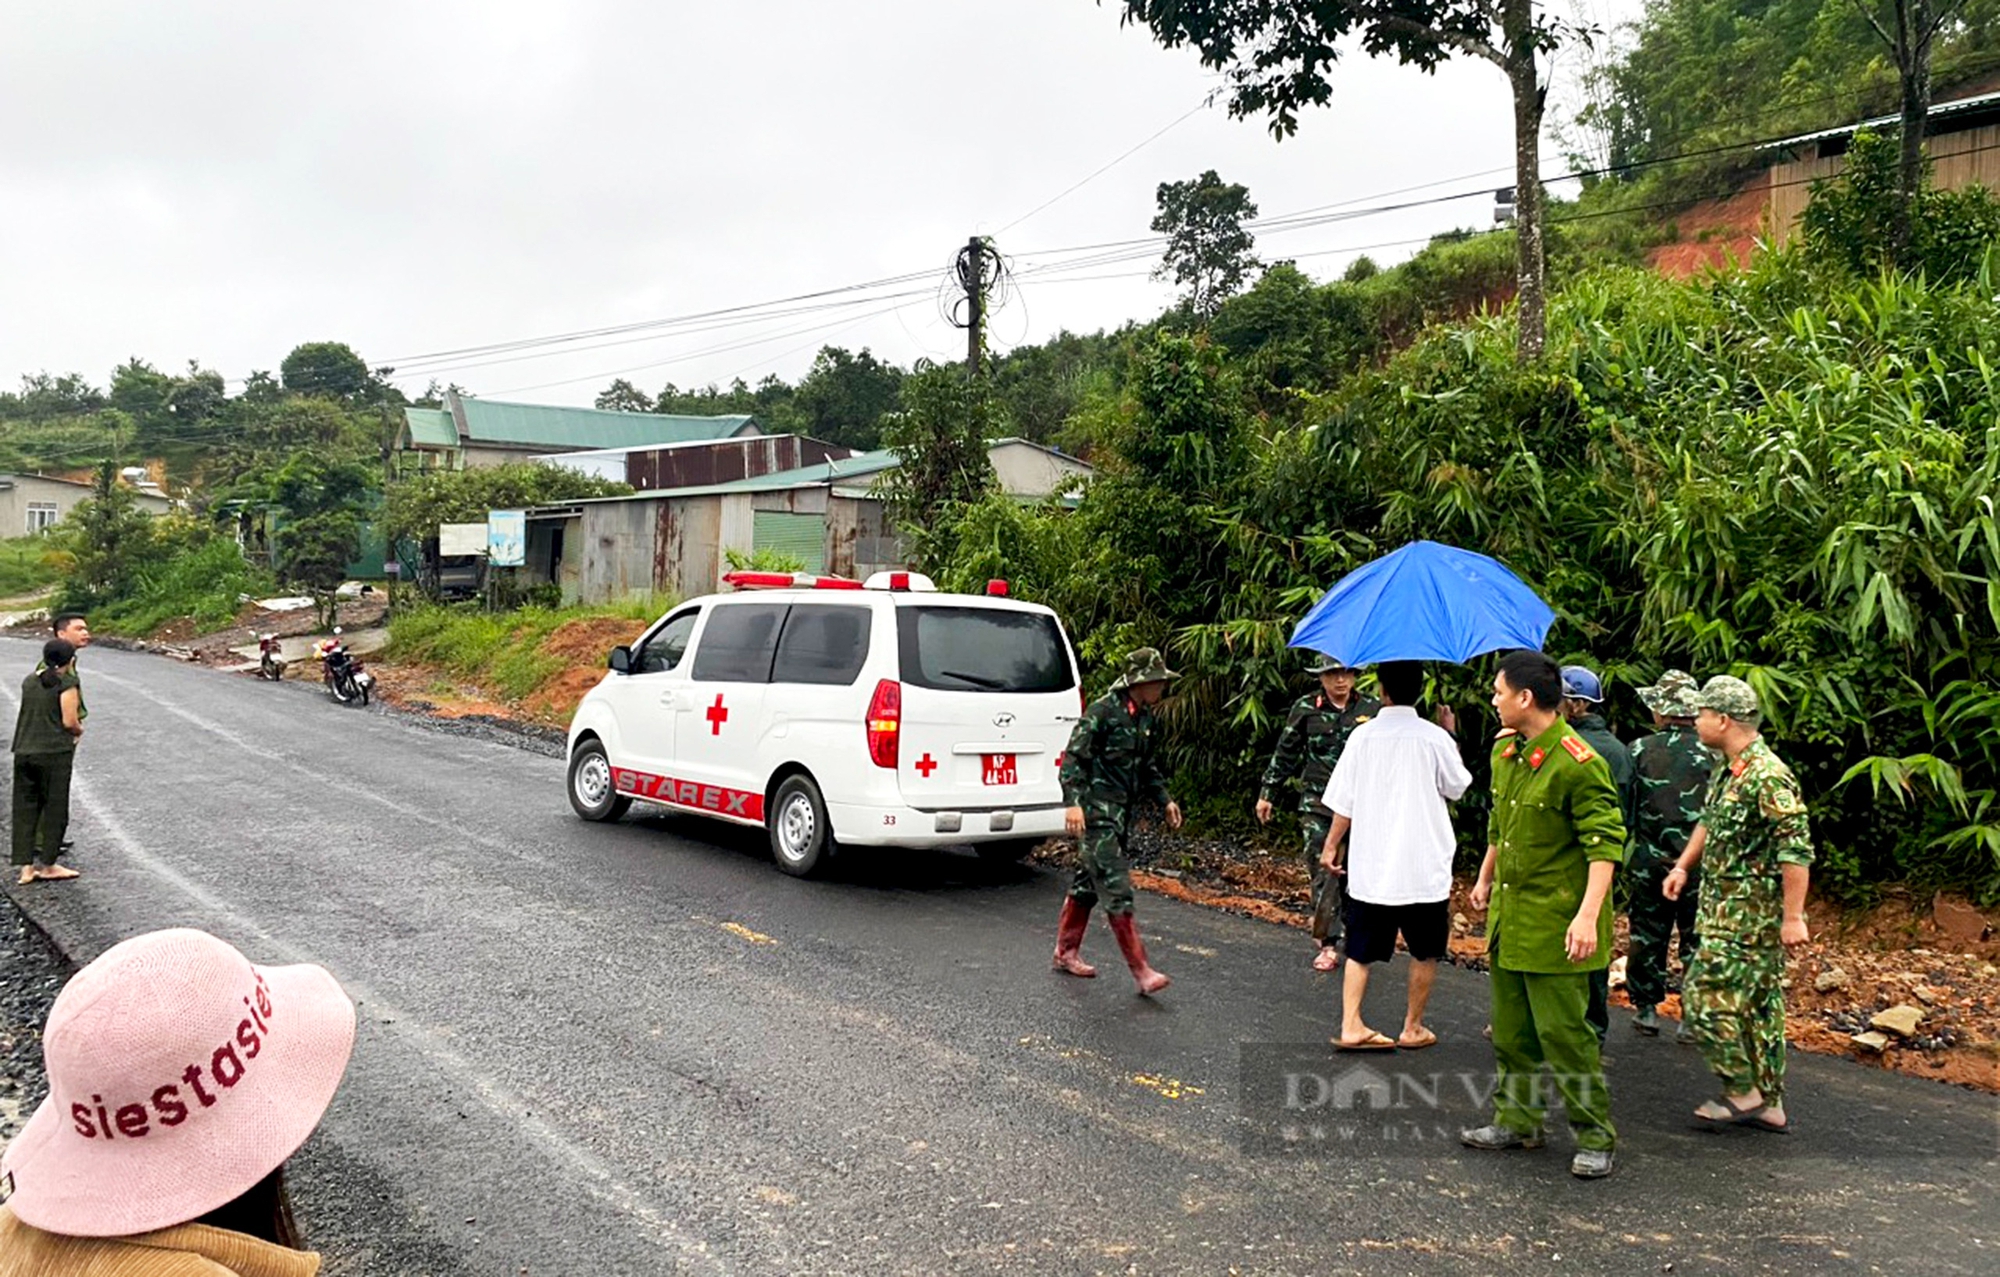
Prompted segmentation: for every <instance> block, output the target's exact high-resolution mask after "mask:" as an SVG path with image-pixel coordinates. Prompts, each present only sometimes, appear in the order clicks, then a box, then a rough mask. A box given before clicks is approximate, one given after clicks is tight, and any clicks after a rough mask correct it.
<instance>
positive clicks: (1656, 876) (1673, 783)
mask: <svg viewBox="0 0 2000 1277" xmlns="http://www.w3.org/2000/svg"><path fill="white" fill-rule="evenodd" d="M1697 690H1698V688H1697V685H1696V683H1695V681H1694V679H1693V678H1692V677H1691V676H1690V675H1688V674H1686V673H1684V672H1683V671H1681V670H1668V671H1667V672H1666V673H1665V674H1662V675H1661V676H1660V681H1659V682H1658V683H1655V684H1654V685H1653V686H1651V687H1644V688H1640V689H1639V699H1640V700H1641V701H1644V702H1645V705H1646V708H1647V709H1649V710H1651V711H1653V722H1654V726H1655V727H1656V728H1657V730H1656V731H1655V732H1654V733H1653V734H1652V735H1651V736H1644V737H1641V738H1640V739H1639V740H1637V741H1634V742H1633V744H1632V763H1633V768H1634V770H1635V771H1636V772H1637V773H1638V781H1637V784H1638V791H1639V792H1638V803H1637V811H1636V812H1635V814H1634V819H1633V824H1632V850H1631V853H1630V855H1629V856H1628V857H1627V859H1626V861H1625V880H1626V883H1627V886H1628V889H1629V890H1628V895H1629V897H1630V909H1631V917H1632V952H1631V957H1630V958H1629V960H1628V961H1627V963H1626V967H1625V987H1626V989H1627V991H1628V992H1630V994H1631V996H1632V1006H1633V1008H1634V1014H1633V1017H1632V1027H1633V1028H1634V1029H1636V1030H1638V1031H1639V1032H1640V1033H1643V1034H1645V1035H1646V1036H1648V1037H1657V1036H1658V1035H1659V1032H1660V1017H1659V1012H1658V1010H1657V1008H1658V1006H1659V1004H1660V1002H1661V1001H1663V1000H1664V999H1665V998H1666V996H1667V951H1668V949H1669V948H1670V947H1671V946H1672V944H1673V938H1674V931H1675V930H1676V929H1677V928H1678V929H1679V931H1680V933H1681V967H1682V969H1683V970H1685V969H1686V968H1687V965H1688V963H1689V962H1690V960H1692V958H1693V957H1694V951H1695V947H1696V945H1697V944H1698V943H1699V939H1698V935H1697V932H1696V929H1695V902H1696V900H1697V899H1698V896H1699V886H1700V883H1699V879H1700V876H1701V875H1700V871H1699V870H1693V871H1690V872H1689V874H1688V879H1687V881H1686V883H1685V884H1683V886H1682V888H1681V893H1680V899H1679V900H1669V899H1667V897H1666V894H1665V892H1663V891H1662V890H1661V887H1662V886H1663V885H1664V884H1665V882H1666V879H1667V872H1668V871H1669V870H1670V869H1672V868H1673V865H1674V861H1675V860H1676V859H1678V858H1679V857H1680V854H1681V852H1683V851H1685V850H1687V841H1688V835H1689V834H1691V833H1693V832H1694V827H1695V825H1696V824H1697V823H1698V822H1699V821H1700V820H1701V807H1702V802H1703V800H1704V798H1705V796H1706V794H1707V792H1708V780H1709V777H1710V776H1711V775H1713V774H1714V772H1715V755H1714V754H1712V753H1710V752H1709V748H1708V746H1706V745H1704V744H1702V743H1701V737H1700V736H1699V735H1697V734H1696V732H1695V729H1694V719H1695V713H1696V711H1697V709H1698V708H1699V706H1698V705H1697V703H1696V692H1697ZM1674 1036H1675V1041H1678V1042H1692V1041H1693V1040H1694V1031H1693V1029H1692V1028H1691V1027H1690V1026H1689V1024H1688V1021H1687V1018H1686V1016H1685V1015H1683V1017H1682V1019H1681V1027H1680V1031H1679V1032H1678V1033H1676V1034H1675V1035H1674Z"/></svg>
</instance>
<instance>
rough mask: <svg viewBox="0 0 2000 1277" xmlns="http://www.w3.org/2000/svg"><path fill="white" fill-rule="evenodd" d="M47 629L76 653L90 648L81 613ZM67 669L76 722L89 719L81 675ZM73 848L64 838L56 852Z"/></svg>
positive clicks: (85, 620) (64, 614)
mask: <svg viewBox="0 0 2000 1277" xmlns="http://www.w3.org/2000/svg"><path fill="white" fill-rule="evenodd" d="M49 628H50V629H51V630H53V631H54V632H55V636H56V637H57V638H59V639H61V640H62V641H63V642H65V643H67V644H69V645H70V646H71V647H73V648H75V649H76V650H77V651H78V652H81V651H83V649H84V648H86V647H89V646H90V620H89V618H87V617H86V616H84V614H83V613H81V612H58V613H56V615H55V617H54V619H53V620H51V621H50V622H49ZM45 668H47V667H46V666H41V665H38V666H36V667H35V672H36V673H37V674H39V673H41V672H42V670H43V669H45ZM69 668H70V672H69V674H68V676H67V677H68V679H69V683H70V686H72V687H74V688H75V689H76V716H77V721H78V722H82V721H83V720H84V719H86V718H89V717H90V707H89V706H88V705H85V704H84V703H83V675H82V674H81V673H80V672H78V670H77V668H76V662H75V661H71V662H70V667H69ZM75 846H76V842H75V840H74V839H71V838H69V837H64V839H63V841H62V846H61V847H60V848H59V849H58V850H59V851H60V852H61V853H62V854H64V855H68V854H69V853H70V851H71V850H72V849H74V848H75Z"/></svg>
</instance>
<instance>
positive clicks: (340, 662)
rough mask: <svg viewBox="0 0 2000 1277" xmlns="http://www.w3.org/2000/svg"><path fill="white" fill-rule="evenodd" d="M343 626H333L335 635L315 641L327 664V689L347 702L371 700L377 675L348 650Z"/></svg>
mask: <svg viewBox="0 0 2000 1277" xmlns="http://www.w3.org/2000/svg"><path fill="white" fill-rule="evenodd" d="M340 634H341V630H340V627H339V626H338V625H336V626H334V627H333V637H332V638H330V639H321V640H320V641H319V642H318V643H316V644H314V645H313V650H314V651H316V652H318V653H319V658H320V661H321V663H322V664H323V665H324V666H325V667H326V690H327V694H328V695H330V696H332V697H333V699H335V700H337V701H339V702H340V703H341V704H343V705H346V704H348V703H350V702H352V701H360V702H361V703H362V704H363V705H366V704H367V703H368V695H369V692H370V691H371V690H372V689H373V688H374V686H375V676H374V675H373V674H370V673H369V672H368V671H367V670H366V669H365V668H363V666H362V664H361V659H360V658H359V657H357V656H355V655H354V654H353V653H351V652H349V651H348V650H347V644H346V643H344V642H342V641H341V637H340Z"/></svg>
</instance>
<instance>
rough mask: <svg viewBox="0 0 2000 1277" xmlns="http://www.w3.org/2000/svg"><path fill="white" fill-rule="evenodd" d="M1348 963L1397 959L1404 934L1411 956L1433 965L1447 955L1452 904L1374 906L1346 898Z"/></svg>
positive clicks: (1371, 963)
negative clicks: (1399, 935) (1397, 945)
mask: <svg viewBox="0 0 2000 1277" xmlns="http://www.w3.org/2000/svg"><path fill="white" fill-rule="evenodd" d="M1345 917H1346V920H1347V960H1348V961H1349V962H1359V963H1360V964H1362V965H1363V966H1370V965H1373V964H1374V963H1377V962H1387V961H1388V960H1389V959H1391V958H1393V957H1395V956H1396V933H1397V932H1399V931H1400V932H1401V933H1402V935H1403V943H1404V944H1405V945H1407V946H1408V947H1409V950H1410V956H1411V957H1412V958H1414V959H1416V960H1417V961H1418V962H1434V961H1436V960H1437V959H1439V958H1442V957H1443V956H1444V951H1445V947H1446V942H1447V941H1448V940H1450V938H1451V901H1449V900H1439V901H1437V902H1436V903H1427V904H1417V905H1371V904H1369V903H1368V902H1367V901H1366V900H1356V899H1355V898H1354V897H1353V896H1349V897H1348V898H1347V909H1346V913H1345Z"/></svg>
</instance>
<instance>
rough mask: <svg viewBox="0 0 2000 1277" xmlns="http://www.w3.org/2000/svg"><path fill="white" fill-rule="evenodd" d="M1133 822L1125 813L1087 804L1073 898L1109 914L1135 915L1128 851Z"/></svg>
mask: <svg viewBox="0 0 2000 1277" xmlns="http://www.w3.org/2000/svg"><path fill="white" fill-rule="evenodd" d="M1130 829H1131V825H1130V821H1129V820H1128V819H1127V818H1126V815H1125V813H1124V812H1123V811H1120V810H1116V809H1111V808H1102V807H1098V806H1094V805H1086V806H1085V808H1084V822H1083V837H1081V838H1079V839H1077V843H1076V874H1075V875H1074V876H1073V877H1072V878H1071V879H1070V884H1069V898H1070V899H1071V900H1074V901H1076V902H1077V903H1078V904H1080V905H1082V906H1083V907H1084V908H1086V909H1089V908H1093V907H1094V906H1096V905H1100V904H1101V905H1103V906H1104V912H1106V913H1130V912H1132V859H1131V855H1130V854H1129V852H1128V851H1127V849H1126V839H1127V838H1128V837H1129V836H1130Z"/></svg>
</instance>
